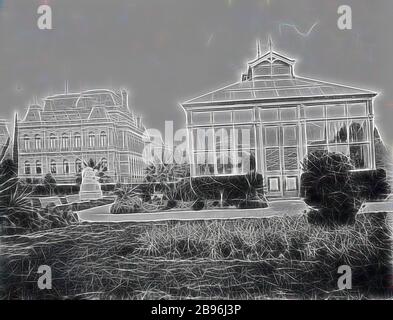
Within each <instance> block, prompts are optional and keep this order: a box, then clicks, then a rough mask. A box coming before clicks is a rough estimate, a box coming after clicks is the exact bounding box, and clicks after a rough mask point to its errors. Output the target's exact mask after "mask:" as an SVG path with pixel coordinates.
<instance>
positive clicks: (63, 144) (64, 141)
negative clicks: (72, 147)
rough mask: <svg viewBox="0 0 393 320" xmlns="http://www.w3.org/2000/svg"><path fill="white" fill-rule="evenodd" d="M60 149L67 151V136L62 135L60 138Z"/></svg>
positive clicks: (65, 134)
mask: <svg viewBox="0 0 393 320" xmlns="http://www.w3.org/2000/svg"><path fill="white" fill-rule="evenodd" d="M61 148H62V149H68V134H67V133H63V135H62V137H61Z"/></svg>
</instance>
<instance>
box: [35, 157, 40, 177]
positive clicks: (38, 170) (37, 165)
mask: <svg viewBox="0 0 393 320" xmlns="http://www.w3.org/2000/svg"><path fill="white" fill-rule="evenodd" d="M35 172H36V173H37V174H41V173H42V165H41V161H40V160H37V161H36V162H35Z"/></svg>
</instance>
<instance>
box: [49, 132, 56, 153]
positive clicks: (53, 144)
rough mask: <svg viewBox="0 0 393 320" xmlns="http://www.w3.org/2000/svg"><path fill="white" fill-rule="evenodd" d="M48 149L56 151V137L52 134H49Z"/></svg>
mask: <svg viewBox="0 0 393 320" xmlns="http://www.w3.org/2000/svg"><path fill="white" fill-rule="evenodd" d="M49 147H50V148H51V149H56V135H55V134H54V133H51V134H50V136H49Z"/></svg>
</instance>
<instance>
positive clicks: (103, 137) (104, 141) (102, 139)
mask: <svg viewBox="0 0 393 320" xmlns="http://www.w3.org/2000/svg"><path fill="white" fill-rule="evenodd" d="M107 143H108V142H107V136H106V132H105V131H102V132H101V133H100V146H101V147H106V145H107Z"/></svg>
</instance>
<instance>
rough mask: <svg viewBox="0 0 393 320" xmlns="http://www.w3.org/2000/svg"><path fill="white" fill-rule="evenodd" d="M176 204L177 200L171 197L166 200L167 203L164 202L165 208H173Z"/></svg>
mask: <svg viewBox="0 0 393 320" xmlns="http://www.w3.org/2000/svg"><path fill="white" fill-rule="evenodd" d="M176 205H177V201H176V200H173V199H171V200H168V202H167V204H166V208H167V209H173V208H175V207H176Z"/></svg>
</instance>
